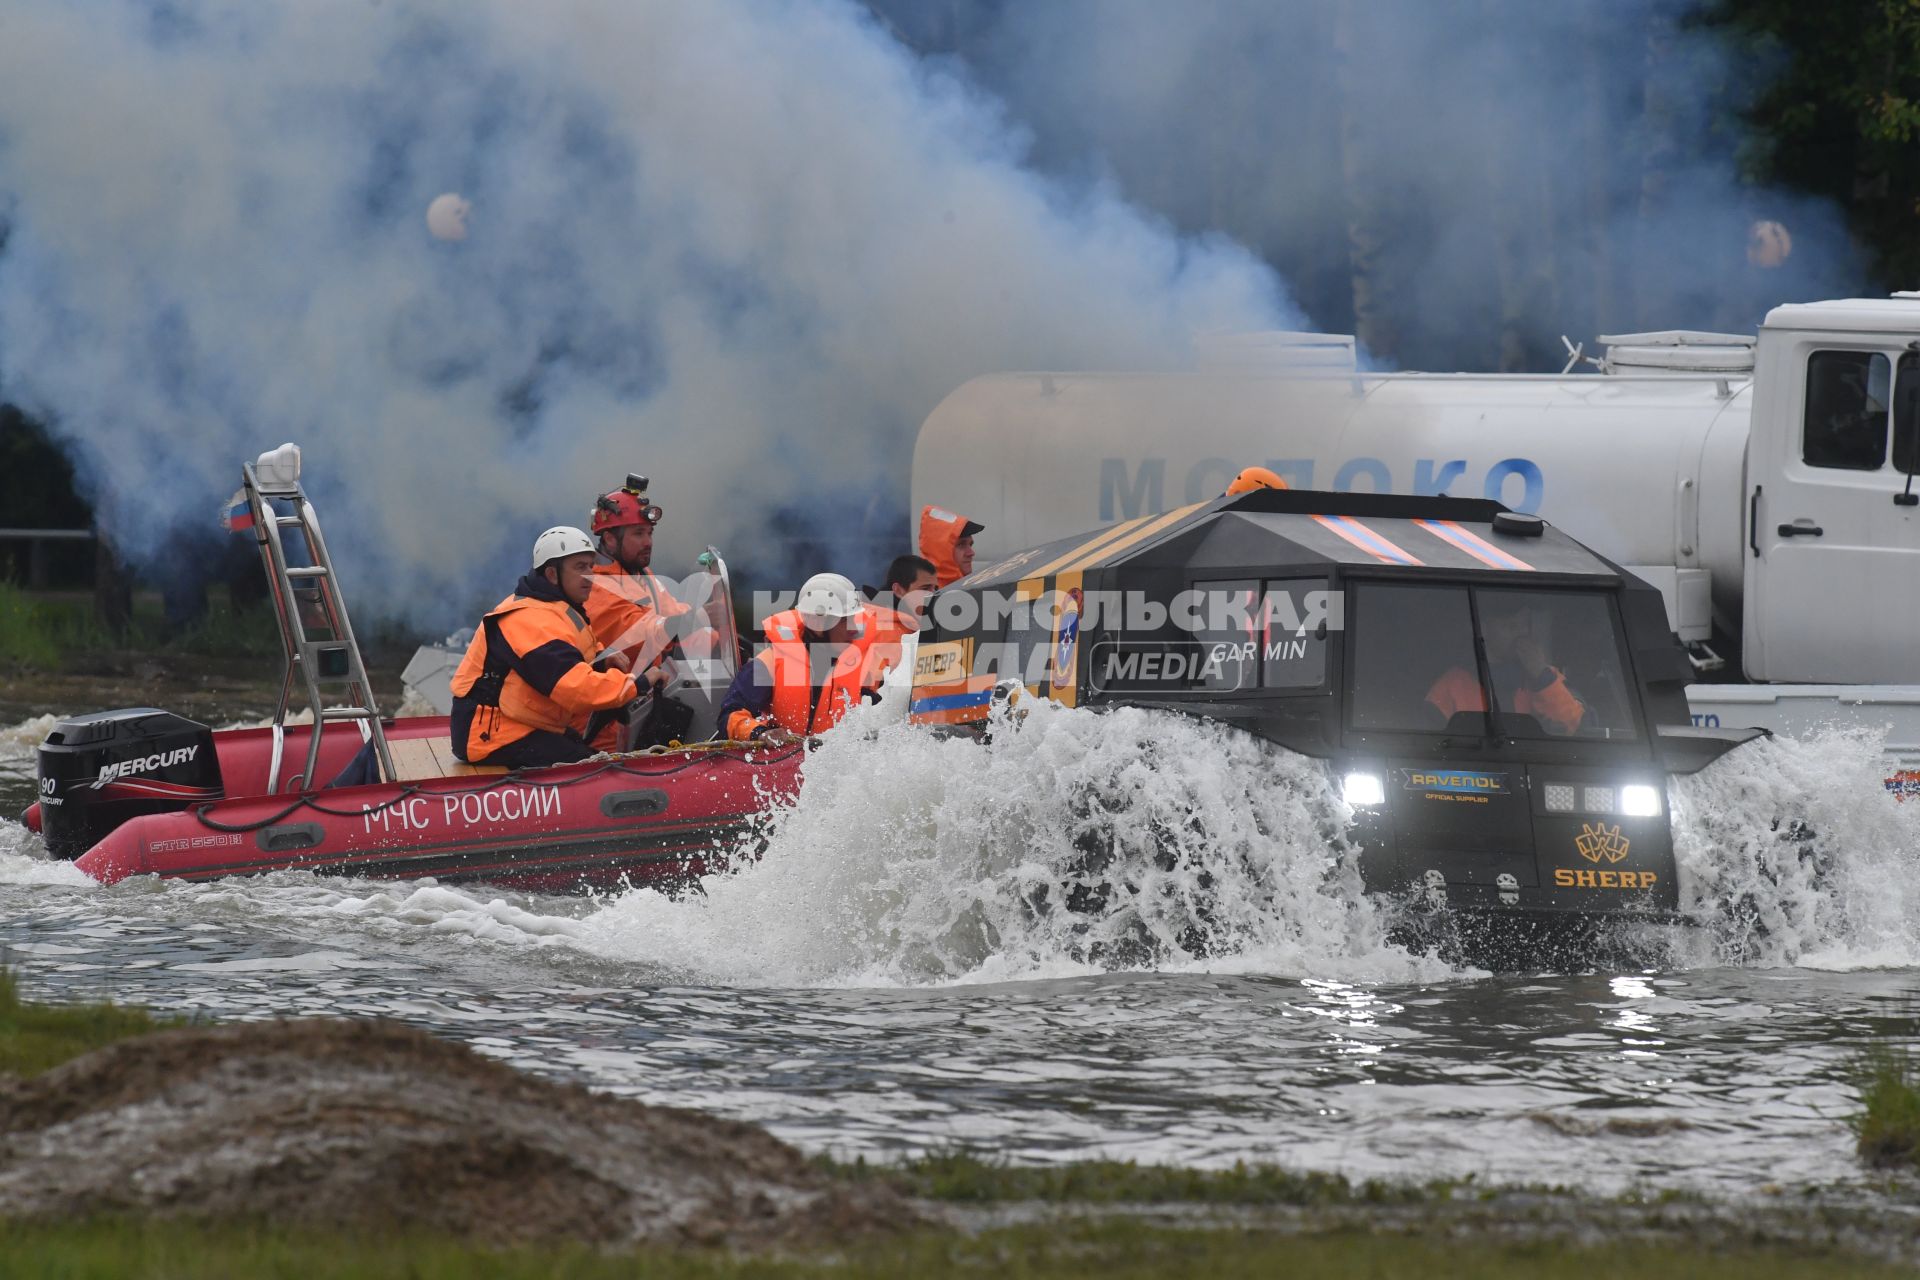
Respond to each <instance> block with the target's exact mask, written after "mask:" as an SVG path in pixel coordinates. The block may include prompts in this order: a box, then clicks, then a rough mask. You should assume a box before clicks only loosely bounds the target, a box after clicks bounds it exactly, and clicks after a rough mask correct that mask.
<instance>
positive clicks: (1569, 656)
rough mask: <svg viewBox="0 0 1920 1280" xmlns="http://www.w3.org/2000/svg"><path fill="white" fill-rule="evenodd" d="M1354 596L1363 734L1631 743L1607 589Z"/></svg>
mask: <svg viewBox="0 0 1920 1280" xmlns="http://www.w3.org/2000/svg"><path fill="white" fill-rule="evenodd" d="M1353 597H1354V603H1353V606H1352V614H1351V616H1350V618H1349V625H1350V626H1351V627H1352V628H1353V630H1354V632H1355V635H1354V646H1353V655H1354V656H1353V669H1352V671H1351V672H1350V673H1349V674H1350V677H1351V687H1352V689H1353V698H1352V705H1351V710H1350V716H1351V723H1352V725H1353V727H1354V728H1356V729H1363V730H1379V731H1386V732H1393V733H1443V732H1444V733H1456V734H1486V733H1488V732H1489V731H1497V732H1498V733H1499V734H1500V735H1501V736H1503V737H1523V738H1524V737H1550V738H1627V737H1632V736H1634V721H1633V711H1632V699H1631V697H1630V695H1629V689H1628V681H1627V675H1626V667H1625V664H1624V662H1623V661H1622V659H1621V652H1622V648H1621V644H1620V634H1619V627H1618V623H1617V622H1616V621H1615V617H1614V611H1613V608H1612V605H1611V604H1610V602H1609V601H1608V599H1607V597H1606V595H1605V594H1604V593H1602V592H1597V591H1557V590H1537V589H1520V588H1508V587H1472V588H1469V587H1465V586H1427V585H1413V584H1402V583H1384V582H1382V583H1359V584H1356V585H1355V589H1354V591H1353ZM1476 620H1477V621H1478V628H1477V630H1476V627H1475V622H1476ZM1476 642H1477V643H1476ZM1489 712H1491V713H1493V714H1495V715H1497V717H1498V721H1497V724H1495V725H1492V726H1490V725H1489V722H1488V714H1489Z"/></svg>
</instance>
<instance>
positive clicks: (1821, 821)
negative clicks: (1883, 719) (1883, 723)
mask: <svg viewBox="0 0 1920 1280" xmlns="http://www.w3.org/2000/svg"><path fill="white" fill-rule="evenodd" d="M1881 736H1882V735H1878V734H1873V733H1867V732H1859V731H1837V730H1836V731H1833V732H1830V733H1824V734H1820V735H1818V736H1816V737H1813V738H1809V739H1806V740H1804V741H1799V740H1794V739H1790V738H1775V739H1768V740H1765V741H1760V742H1755V743H1751V744H1749V745H1747V746H1744V747H1741V748H1739V749H1737V750H1735V751H1734V752H1732V753H1730V754H1729V755H1726V756H1724V757H1722V758H1721V759H1720V760H1719V761H1717V762H1715V763H1714V764H1712V765H1710V766H1708V767H1707V768H1706V769H1705V770H1702V771H1701V772H1700V773H1698V774H1695V775H1694V776H1692V777H1690V778H1682V779H1678V780H1676V781H1675V783H1674V784H1673V786H1672V787H1671V788H1670V789H1669V790H1670V793H1671V795H1672V800H1673V806H1674V813H1673V817H1674V824H1673V825H1674V851H1675V854H1676V855H1677V857H1678V859H1679V869H1680V884H1681V888H1682V892H1683V894H1684V895H1685V900H1684V901H1683V902H1682V903H1681V907H1682V910H1684V911H1687V912H1689V913H1691V914H1692V915H1693V916H1694V918H1695V919H1697V920H1698V921H1699V922H1700V926H1701V928H1700V932H1699V935H1698V936H1697V937H1696V938H1695V939H1693V942H1694V943H1695V947H1694V954H1693V962H1694V963H1722V964H1740V965H1751V966H1766V967H1771V966H1777V965H1805V966H1809V967H1817V968H1866V967H1883V966H1906V965H1915V964H1920V804H1913V803H1910V802H1909V803H1900V802H1896V801H1895V800H1894V799H1893V798H1892V797H1891V796H1889V795H1888V794H1887V792H1886V788H1885V781H1884V780H1885V776H1886V774H1887V772H1888V765H1887V762H1886V759H1885V757H1884V756H1882V755H1881V745H1880V737H1881Z"/></svg>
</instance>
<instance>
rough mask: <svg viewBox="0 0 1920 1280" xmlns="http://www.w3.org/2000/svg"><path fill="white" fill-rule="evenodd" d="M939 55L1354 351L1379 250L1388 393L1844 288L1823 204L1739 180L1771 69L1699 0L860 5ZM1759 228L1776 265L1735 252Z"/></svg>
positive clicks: (1723, 324) (1073, 160)
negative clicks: (1208, 240) (1255, 259)
mask: <svg viewBox="0 0 1920 1280" xmlns="http://www.w3.org/2000/svg"><path fill="white" fill-rule="evenodd" d="M871 3H872V4H873V5H874V7H875V8H876V9H877V10H878V11H879V12H881V13H882V14H883V15H885V17H886V19H887V20H888V21H889V22H890V23H892V24H894V26H895V27H896V28H897V29H898V30H899V31H900V32H901V33H902V35H903V37H904V38H906V39H908V40H909V41H911V42H912V43H914V44H915V45H916V46H917V47H920V48H922V49H923V50H927V51H935V52H948V51H950V52H951V53H952V55H953V56H954V58H955V59H956V60H957V61H958V62H959V63H960V64H961V65H963V66H964V67H965V68H966V69H967V71H968V72H969V73H970V74H972V75H974V76H975V77H977V78H978V80H979V81H980V82H981V83H982V84H983V85H984V86H986V87H987V88H988V89H990V90H991V91H992V92H994V93H996V94H998V95H1000V96H1001V97H1002V98H1003V100H1004V101H1005V102H1006V103H1007V109H1008V110H1009V111H1010V112H1011V113H1012V114H1013V115H1014V116H1015V117H1016V118H1018V119H1020V120H1021V121H1022V122H1023V123H1025V124H1026V125H1027V126H1028V127H1029V128H1030V129H1031V130H1032V131H1033V135H1034V139H1035V142H1034V155H1035V159H1036V162H1037V163H1039V164H1041V165H1042V166H1044V167H1046V168H1047V169H1049V170H1051V171H1056V172H1078V173H1084V174H1094V175H1103V176H1105V177H1106V178H1107V179H1108V180H1110V181H1111V182H1112V183H1113V184H1114V185H1115V186H1116V187H1117V188H1118V189H1120V190H1122V191H1123V192H1125V193H1126V194H1127V195H1128V196H1129V197H1130V198H1132V199H1134V200H1137V201H1139V202H1140V203H1142V204H1144V205H1146V206H1148V207H1150V208H1153V209H1155V210H1157V211H1159V212H1161V213H1163V214H1164V215H1165V216H1167V217H1168V218H1170V219H1172V220H1173V221H1174V222H1175V223H1176V224H1177V225H1180V226H1184V227H1214V228H1219V229H1221V230H1223V231H1226V232H1228V233H1230V234H1232V235H1234V236H1236V237H1238V238H1240V239H1241V240H1242V241H1243V242H1244V243H1246V244H1248V245H1250V246H1251V247H1252V248H1254V249H1255V250H1256V251H1258V252H1259V253H1261V254H1262V255H1263V256H1265V257H1266V259H1267V260H1268V261H1270V262H1272V263H1273V264H1275V266H1276V267H1277V268H1278V269H1279V270H1280V271H1281V273H1282V274H1283V275H1284V276H1285V277H1286V278H1287V280H1288V282H1289V284H1290V285H1291V286H1292V287H1293V290H1294V295H1295V297H1296V299H1297V300H1298V301H1299V303H1300V305H1301V306H1302V307H1303V308H1304V309H1305V310H1307V311H1308V313H1309V314H1310V315H1311V316H1312V318H1313V321H1314V322H1315V325H1316V327H1326V328H1331V329H1334V330H1336V331H1340V332H1351V331H1353V329H1354V326H1355V323H1356V315H1355V311H1356V297H1355V289H1354V284H1353V272H1352V251H1353V244H1354V240H1353V236H1352V230H1353V228H1354V226H1355V225H1356V223H1358V224H1360V225H1362V226H1366V227H1370V228H1371V229H1372V230H1374V231H1375V232H1376V233H1377V234H1378V237H1379V240H1378V243H1377V245H1376V249H1377V253H1378V263H1377V270H1375V271H1374V272H1373V277H1372V280H1371V282H1370V283H1371V290H1372V292H1371V295H1370V297H1369V301H1370V302H1371V303H1372V304H1373V305H1374V306H1376V307H1377V309H1378V310H1379V312H1381V313H1382V319H1383V323H1382V324H1381V325H1380V326H1379V328H1378V330H1377V331H1376V332H1374V333H1372V334H1371V335H1370V334H1369V333H1368V331H1367V328H1366V326H1365V325H1364V324H1363V325H1362V326H1361V330H1360V332H1361V336H1362V338H1363V340H1364V339H1367V338H1368V337H1370V336H1371V337H1372V338H1373V339H1374V344H1375V345H1374V354H1375V355H1376V356H1379V357H1382V358H1384V359H1386V360H1389V361H1392V362H1394V363H1396V364H1398V365H1400V366H1401V367H1410V368H1438V369H1441V370H1449V371H1450V370H1454V369H1458V368H1479V369H1492V368H1498V367H1500V366H1501V364H1502V362H1503V361H1512V359H1513V358H1514V357H1516V356H1519V357H1522V358H1521V359H1520V360H1519V363H1520V364H1521V365H1523V366H1524V367H1525V368H1527V369H1528V370H1529V371H1534V372H1538V371H1541V370H1542V368H1543V366H1545V365H1546V363H1547V362H1548V361H1554V360H1555V359H1556V357H1557V355H1558V353H1559V351H1560V344H1559V335H1560V334H1562V333H1570V334H1572V335H1573V336H1574V337H1575V338H1576V339H1582V338H1585V339H1591V338H1592V337H1594V336H1596V335H1597V334H1600V333H1607V332H1613V333H1619V332H1630V331H1633V330H1635V329H1641V328H1681V327H1684V328H1696V329H1714V328H1723V329H1734V330H1738V331H1743V332H1750V331H1751V329H1752V326H1754V325H1755V324H1757V323H1758V321H1759V319H1760V317H1761V315H1762V314H1763V313H1764V312H1765V310H1766V309H1767V308H1768V307H1770V306H1773V305H1775V304H1778V303H1781V302H1788V301H1795V300H1802V299H1808V298H1819V297H1836V296H1843V295H1844V294H1845V293H1847V292H1850V291H1854V290H1858V289H1860V288H1861V287H1863V284H1864V273H1863V271H1862V270H1861V267H1860V263H1859V260H1858V257H1857V255H1856V254H1855V252H1854V249H1853V246H1852V245H1851V244H1850V242H1849V239H1848V236H1847V234H1846V231H1845V228H1844V225H1843V220H1842V218H1841V216H1840V213H1839V210H1837V209H1836V208H1835V207H1834V206H1833V205H1832V204H1830V203H1829V202H1826V201H1823V200H1818V199H1813V198H1809V197H1806V196H1803V195H1796V194H1794V193H1790V192H1783V191H1778V190H1768V189H1763V188H1760V187H1757V186H1755V185H1753V184H1752V183H1751V182H1749V181H1746V180H1745V179H1743V177H1742V175H1741V172H1740V167H1739V161H1740V159H1741V156H1742V154H1743V148H1746V147H1749V146H1751V145H1753V144H1754V143H1755V142H1756V141H1757V140H1755V139H1750V138H1747V137H1746V136H1744V133H1743V130H1742V129H1741V127H1740V125H1739V121H1738V111H1739V108H1740V106H1741V104H1742V102H1743V101H1745V100H1746V99H1747V97H1749V96H1750V95H1752V94H1754V93H1755V92H1757V91H1758V90H1759V89H1760V88H1761V87H1763V84H1764V81H1765V79H1766V77H1767V75H1768V73H1769V71H1770V70H1772V69H1775V68H1776V67H1777V63H1775V64H1766V63H1764V62H1762V61H1761V60H1757V59H1754V58H1752V57H1750V56H1748V55H1747V54H1746V53H1745V52H1744V51H1743V50H1740V49H1738V48H1736V47H1734V46H1733V45H1731V44H1730V43H1729V42H1728V41H1727V40H1725V39H1723V38H1722V34H1721V32H1720V31H1719V30H1716V29H1713V28H1710V27H1706V26H1703V25H1701V24H1700V23H1698V22H1696V21H1695V19H1697V18H1698V17H1700V16H1701V15H1702V13H1703V12H1705V11H1707V10H1710V9H1714V8H1721V7H1723V6H1712V5H1709V4H1707V3H1705V0H1552V2H1550V3H1540V0H1476V2H1475V3H1473V4H1432V3H1428V4H1421V3H1412V2H1408V0H1401V2H1398V3H1394V2H1390V0H1389V2H1375V3H1358V2H1354V0H1294V2H1292V3H1274V2H1273V0H1208V2H1207V3H1205V4H1178V3H1165V2H1163V0H1047V2H1046V3H1041V4H1031V3H1018V2H1017V0H978V2H977V3H971V4H966V5H954V6H946V5H938V6H936V5H928V4H924V3H921V0H871ZM1759 220H1778V221H1779V222H1781V223H1782V224H1784V225H1785V226H1786V227H1787V228H1788V230H1789V231H1790V232H1791V235H1792V243H1793V252H1792V255H1791V256H1790V257H1789V258H1787V259H1786V260H1784V261H1782V262H1780V263H1778V264H1775V265H1774V266H1773V267H1771V268H1765V267H1762V266H1761V265H1759V264H1757V263H1753V262H1750V261H1749V259H1748V257H1747V241H1748V236H1749V231H1750V228H1751V227H1752V225H1753V224H1754V223H1755V222H1756V221H1759Z"/></svg>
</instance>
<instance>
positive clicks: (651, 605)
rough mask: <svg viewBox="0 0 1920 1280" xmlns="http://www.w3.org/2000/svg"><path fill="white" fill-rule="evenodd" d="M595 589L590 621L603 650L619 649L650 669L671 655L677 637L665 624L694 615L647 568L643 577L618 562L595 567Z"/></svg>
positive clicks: (635, 665)
mask: <svg viewBox="0 0 1920 1280" xmlns="http://www.w3.org/2000/svg"><path fill="white" fill-rule="evenodd" d="M593 574H594V577H593V590H592V591H591V592H589V593H588V594H587V622H588V624H589V625H591V626H592V628H593V637H594V639H595V640H596V641H598V642H599V646H600V649H618V650H619V651H620V652H622V653H624V654H626V655H627V657H628V658H630V659H632V661H633V668H634V670H636V671H645V670H646V669H647V668H648V667H650V666H652V665H653V664H654V663H656V662H658V661H660V659H661V658H662V657H664V656H665V655H666V652H667V646H668V644H670V643H671V642H672V639H673V637H672V636H671V635H669V634H668V631H667V625H666V620H667V619H668V618H677V617H679V616H680V615H681V614H683V613H688V612H690V611H691V606H689V605H686V604H682V603H681V602H680V601H678V600H676V599H674V598H673V594H672V593H671V592H669V591H668V590H667V589H666V588H665V587H664V586H662V585H660V580H659V579H658V578H656V577H654V576H653V571H652V570H648V571H646V572H645V573H642V574H641V575H640V576H639V577H635V576H634V575H632V574H630V573H628V572H627V571H626V570H625V569H624V568H622V567H621V566H620V565H618V564H612V563H609V564H596V565H595V566H593ZM596 652H597V650H596Z"/></svg>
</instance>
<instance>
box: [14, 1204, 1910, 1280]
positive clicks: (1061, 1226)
mask: <svg viewBox="0 0 1920 1280" xmlns="http://www.w3.org/2000/svg"><path fill="white" fill-rule="evenodd" d="M4 1235H5V1238H6V1245H5V1248H4V1251H0V1277H14V1276H20V1277H29V1276H34V1277H37V1276H47V1277H55V1276H58V1277H62V1278H63V1280H89V1278H90V1277H96V1276H97V1277H102V1278H103V1280H104V1278H106V1277H113V1278H114V1280H118V1278H119V1277H122V1276H150V1277H170V1278H171V1277H178V1278H180V1280H187V1278H189V1277H201V1276H207V1277H214V1276H221V1277H224V1276H249V1277H263V1278H273V1277H290V1278H291V1277H302V1278H304V1277H312V1278H313V1280H333V1278H334V1277H339V1278H340V1280H348V1278H349V1277H353V1278H356V1280H357V1278H358V1277H369V1278H372V1280H379V1278H381V1277H395V1278H396V1280H397V1278H399V1277H407V1278H408V1280H465V1278H466V1277H475V1278H477V1280H519V1278H521V1277H526V1278H527V1280H534V1278H539V1280H547V1278H550V1277H578V1278H580V1280H597V1278H598V1277H608V1278H609V1280H611V1278H612V1277H616V1276H617V1277H628V1276H636V1275H645V1276H650V1277H668V1278H677V1277H687V1278H688V1280H694V1278H698V1280H709V1278H716V1280H717V1278H720V1277H728V1278H731V1277H740V1278H743V1280H745V1278H755V1280H758V1278H762V1277H764V1278H767V1280H773V1278H775V1277H826V1276H833V1277H850V1278H864V1277H874V1278H876V1280H878V1278H880V1277H887V1278H889V1280H891V1278H892V1277H898V1276H956V1275H957V1276H979V1277H987V1278H989V1280H1024V1278H1025V1277H1089V1278H1091V1277H1102V1278H1108V1277H1110V1278H1114V1280H1134V1278H1135V1277H1139V1278H1140V1280H1146V1278H1147V1277H1163V1276H1186V1275H1196V1276H1198V1275H1204V1276H1209V1277H1214V1276H1218V1277H1239V1276H1246V1277H1255V1276H1258V1277H1268V1276H1292V1275H1297V1276H1364V1277H1369V1278H1371V1280H1403V1278H1404V1280H1428V1278H1430V1277H1453V1276H1461V1277H1464V1276H1475V1277H1486V1278H1487V1280H1507V1278H1508V1277H1512V1278H1513V1280H1561V1278H1562V1277H1566V1278H1569V1280H1570V1278H1572V1277H1584V1278H1595V1280H1613V1278H1615V1277H1618V1278H1620V1280H1626V1278H1628V1277H1635V1278H1637V1277H1643V1276H1651V1275H1685V1276H1688V1277H1699V1278H1700V1280H1788V1278H1789V1277H1794V1278H1804V1280H1824V1278H1825V1277H1829V1276H1833V1277H1839V1276H1852V1277H1867V1278H1872V1277H1878V1276H1894V1275H1904V1274H1908V1273H1907V1272H1905V1271H1904V1270H1896V1269H1895V1268H1893V1267H1890V1266H1885V1265H1881V1264H1875V1263H1872V1262H1868V1261H1866V1260H1864V1259H1862V1258H1859V1257H1857V1256H1853V1255H1844V1254H1839V1253H1836V1252H1832V1251H1826V1250H1822V1251H1818V1252H1815V1251H1800V1250H1790V1249H1776V1248H1762V1247H1727V1246H1721V1247H1719V1248H1715V1249H1712V1250H1708V1249H1706V1248H1703V1247H1698V1246H1691V1245H1660V1244H1645V1243H1631V1242H1622V1243H1611V1244H1601V1245H1596V1246H1591V1247H1585V1246H1576V1245H1572V1244H1566V1243H1559V1242H1523V1241H1496V1240H1464V1241H1463V1240H1456V1239H1451V1238H1448V1237H1446V1236H1445V1235H1442V1234H1438V1233H1436V1234H1434V1235H1432V1236H1420V1235H1412V1236H1410V1235H1405V1234H1384V1233H1383V1234H1374V1233H1369V1232H1357V1231H1339V1232H1332V1233H1327V1234H1307V1235H1287V1234H1281V1233H1276V1232H1267V1231H1256V1230H1246V1229H1241V1228H1237V1227H1230V1226H1228V1227H1214V1228H1209V1229H1197V1230H1196V1229H1173V1228H1166V1227H1153V1226H1147V1225H1144V1224H1141V1223H1137V1222H1129V1221H1124V1220H1109V1221H1103V1222H1096V1221H1088V1220H1072V1219H1068V1220H1063V1221H1060V1222H1057V1223H1052V1224H1041V1225H1031V1226H1023V1227H1016V1228H1009V1229H1002V1230H993V1231H986V1232H982V1233H980V1234H977V1235H961V1234H958V1233H951V1232H923V1233H918V1234H914V1235H909V1236H902V1237H895V1238H891V1239H880V1240H870V1241H866V1242H860V1243H843V1244H839V1245H835V1246H833V1247H832V1248H831V1249H830V1250H821V1251H808V1252H804V1253H786V1254H776V1255H769V1256H758V1257H756V1256H747V1255H738V1254H731V1253H726V1252H717V1251H703V1250H671V1249H657V1248H655V1249H620V1250H607V1251H594V1250H590V1249H586V1248H582V1247H574V1246H559V1247H553V1246H544V1247H538V1248H520V1249H506V1250H495V1249H486V1248H479V1247H475V1246H470V1245H463V1244H457V1243H453V1242H450V1241H447V1240H441V1239H435V1238H431V1237H421V1236H401V1237H363V1236H354V1235H351V1234H349V1235H340V1234H333V1233H321V1232H295V1231H279V1230H274V1229H272V1228H267V1227H259V1226H238V1227H235V1226H229V1227H197V1226H192V1225H185V1224H177V1223H176V1224H162V1223H130V1222H118V1221H107V1222H92V1223H79V1224H68V1225H61V1226H39V1225H30V1224H18V1223H11V1224H6V1225H5V1228H4Z"/></svg>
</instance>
